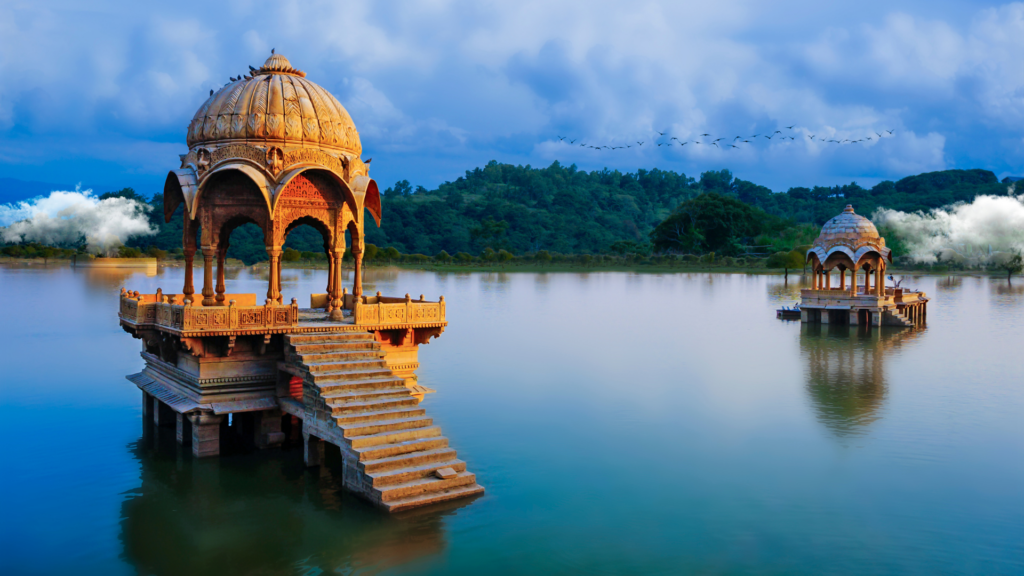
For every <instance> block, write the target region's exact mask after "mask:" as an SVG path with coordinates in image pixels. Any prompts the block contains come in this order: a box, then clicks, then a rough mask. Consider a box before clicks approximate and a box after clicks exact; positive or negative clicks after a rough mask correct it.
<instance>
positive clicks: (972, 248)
mask: <svg viewBox="0 0 1024 576" xmlns="http://www.w3.org/2000/svg"><path fill="white" fill-rule="evenodd" d="M1012 191H1013V190H1012V189H1011V192H1012ZM872 219H873V220H874V221H875V222H877V223H878V224H880V225H883V226H889V227H891V228H893V229H894V230H895V231H896V233H897V235H898V236H900V237H901V238H902V239H903V240H904V241H905V242H906V243H907V247H908V249H909V256H910V257H911V258H912V259H914V260H917V261H919V262H927V263H932V262H937V261H938V260H947V261H948V260H966V261H969V262H972V263H979V262H988V261H990V260H996V261H998V260H999V258H998V256H1001V255H1005V254H1008V253H1010V252H1014V251H1017V252H1019V251H1021V250H1024V196H1014V195H1012V194H1011V195H1009V196H979V197H978V198H976V199H975V200H974V201H973V202H971V203H970V204H967V203H963V202H961V203H958V204H955V205H953V206H950V207H948V208H942V209H935V210H931V211H929V212H915V213H906V212H900V211H898V210H889V209H885V208H882V209H879V210H878V211H877V212H876V213H875V214H874V216H873V218H872Z"/></svg>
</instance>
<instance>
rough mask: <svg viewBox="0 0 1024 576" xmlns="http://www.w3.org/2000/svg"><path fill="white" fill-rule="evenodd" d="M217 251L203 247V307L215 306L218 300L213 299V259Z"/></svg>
mask: <svg viewBox="0 0 1024 576" xmlns="http://www.w3.org/2000/svg"><path fill="white" fill-rule="evenodd" d="M216 255H217V249H216V248H215V247H213V246H203V306H213V305H214V304H216V303H217V300H215V299H214V298H213V259H214V257H215V256H216Z"/></svg>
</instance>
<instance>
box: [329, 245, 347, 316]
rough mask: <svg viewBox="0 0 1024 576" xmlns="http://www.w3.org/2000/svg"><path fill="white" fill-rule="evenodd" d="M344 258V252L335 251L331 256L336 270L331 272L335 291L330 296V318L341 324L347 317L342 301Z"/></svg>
mask: <svg viewBox="0 0 1024 576" xmlns="http://www.w3.org/2000/svg"><path fill="white" fill-rule="evenodd" d="M344 257H345V251H344V250H335V251H334V252H333V254H332V256H331V258H332V261H333V262H334V268H333V269H332V270H331V274H332V275H333V280H332V281H331V285H332V288H334V290H332V291H331V293H330V295H329V296H328V298H330V300H331V305H330V306H331V310H330V316H328V317H329V318H330V319H331V320H333V321H335V322H341V321H342V320H343V319H344V318H345V315H344V313H343V312H342V308H343V304H344V303H343V302H342V301H341V261H342V258H344Z"/></svg>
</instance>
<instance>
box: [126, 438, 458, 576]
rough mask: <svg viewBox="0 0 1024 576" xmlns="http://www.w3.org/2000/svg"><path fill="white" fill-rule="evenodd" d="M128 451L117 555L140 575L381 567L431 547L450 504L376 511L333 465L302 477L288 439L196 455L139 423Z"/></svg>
mask: <svg viewBox="0 0 1024 576" xmlns="http://www.w3.org/2000/svg"><path fill="white" fill-rule="evenodd" d="M133 452H134V454H135V456H136V458H137V459H138V461H139V463H140V468H141V469H140V478H141V485H140V486H139V488H138V489H136V490H135V491H134V493H133V494H132V495H130V496H129V497H127V498H126V499H125V501H124V503H123V504H122V506H121V542H122V545H123V553H122V557H123V558H124V559H125V560H126V561H128V562H129V563H130V564H132V565H133V566H135V568H136V570H137V571H138V572H139V573H145V574H174V575H177V574H192V575H199V574H278V573H310V574H312V573H321V572H325V573H332V572H335V571H338V572H341V573H360V574H362V573H370V574H372V573H377V572H382V571H386V570H388V569H393V568H394V567H396V566H398V565H401V564H406V563H409V562H413V561H417V560H424V559H427V558H430V557H431V556H434V555H436V554H438V553H441V552H442V551H443V550H444V549H445V540H444V531H443V530H444V529H443V526H444V520H445V518H446V517H448V516H450V515H451V514H452V513H453V510H454V508H455V507H457V506H458V505H449V506H448V507H443V506H442V507H440V508H437V507H433V508H431V509H430V510H425V509H424V510H413V511H409V512H406V513H403V514H399V515H396V516H388V515H381V514H379V513H378V512H377V511H376V510H375V509H374V508H372V507H371V506H369V505H367V504H366V503H365V502H363V501H361V500H358V499H357V498H356V497H355V496H353V495H352V494H351V493H349V492H346V491H344V489H343V488H342V481H341V469H340V468H339V467H336V466H334V467H332V466H324V467H322V471H321V473H320V474H319V476H317V477H312V478H311V477H310V476H309V475H308V474H307V473H306V468H305V466H304V465H303V462H302V457H301V448H298V447H296V449H294V450H292V451H285V452H283V453H279V454H278V455H275V456H274V457H269V458H268V457H267V456H266V454H259V453H252V454H248V455H246V454H235V455H234V456H233V457H232V458H230V459H224V460H221V459H196V458H191V457H189V456H188V455H187V452H188V449H187V448H184V449H183V448H181V447H180V446H178V445H177V443H176V441H175V439H174V430H173V429H171V430H168V429H166V428H165V429H160V428H158V427H147V430H146V432H145V434H144V435H143V437H142V438H141V439H140V441H139V442H138V443H137V444H135V445H134V447H133ZM339 460H340V458H339Z"/></svg>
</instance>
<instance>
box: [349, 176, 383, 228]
mask: <svg viewBox="0 0 1024 576" xmlns="http://www.w3.org/2000/svg"><path fill="white" fill-rule="evenodd" d="M352 191H353V193H354V195H355V198H356V202H357V206H356V207H355V213H356V214H358V215H359V218H358V220H360V221H362V219H363V218H362V215H363V209H364V208H365V209H366V210H369V211H370V215H371V216H373V219H374V220H376V221H377V226H378V227H379V226H380V218H381V207H380V189H379V188H378V187H377V182H376V181H374V180H373V179H372V178H369V177H367V176H356V177H355V178H353V179H352Z"/></svg>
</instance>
